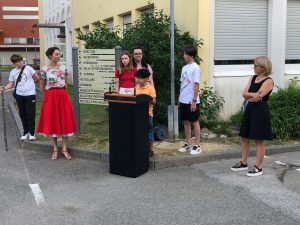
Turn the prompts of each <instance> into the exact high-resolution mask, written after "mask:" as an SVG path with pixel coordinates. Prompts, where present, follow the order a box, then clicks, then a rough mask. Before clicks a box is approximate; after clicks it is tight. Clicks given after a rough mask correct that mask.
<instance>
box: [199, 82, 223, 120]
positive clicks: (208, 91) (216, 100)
mask: <svg viewBox="0 0 300 225" xmlns="http://www.w3.org/2000/svg"><path fill="white" fill-rule="evenodd" d="M224 102H225V101H224V98H223V97H221V96H219V95H218V93H217V92H216V91H214V90H213V88H212V87H209V86H208V85H207V84H206V82H204V87H203V88H201V90H200V119H201V122H202V124H203V125H205V124H206V123H209V122H210V121H216V120H217V117H218V112H219V110H220V109H221V108H222V107H223V104H224Z"/></svg>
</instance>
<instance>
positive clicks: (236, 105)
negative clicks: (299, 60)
mask: <svg viewBox="0 0 300 225" xmlns="http://www.w3.org/2000/svg"><path fill="white" fill-rule="evenodd" d="M213 1H214V0H213ZM212 5H213V6H212V8H211V11H212V13H211V15H212V22H211V34H212V36H211V38H212V40H213V39H214V14H215V13H214V11H215V8H214V4H212ZM286 9H287V0H269V11H268V53H267V55H268V57H270V58H271V61H272V64H273V74H272V75H271V77H272V79H273V80H274V82H275V85H276V86H279V87H281V88H283V87H286V86H287V85H288V84H289V83H290V79H291V78H293V77H295V76H296V77H298V80H300V64H285V46H286V43H285V42H286V17H287V15H286ZM299 44H300V42H299ZM214 47H215V46H214V41H211V45H210V49H211V51H210V54H211V55H210V61H211V62H210V68H211V69H210V71H211V75H210V80H209V85H210V86H212V87H214V89H215V90H216V91H217V92H218V93H219V95H220V96H222V97H223V98H224V100H225V104H224V107H223V109H222V110H221V112H220V117H221V118H222V119H228V118H229V117H230V115H232V114H234V113H236V112H237V111H238V110H240V108H241V106H242V102H243V100H244V99H243V97H242V91H243V89H244V87H245V86H246V84H247V82H248V80H249V78H250V77H251V76H252V75H254V71H253V65H214ZM274 91H277V88H276V87H275V88H274Z"/></svg>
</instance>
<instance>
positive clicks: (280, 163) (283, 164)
mask: <svg viewBox="0 0 300 225" xmlns="http://www.w3.org/2000/svg"><path fill="white" fill-rule="evenodd" d="M275 163H277V164H279V165H282V166H286V165H287V164H286V163H283V162H280V161H275Z"/></svg>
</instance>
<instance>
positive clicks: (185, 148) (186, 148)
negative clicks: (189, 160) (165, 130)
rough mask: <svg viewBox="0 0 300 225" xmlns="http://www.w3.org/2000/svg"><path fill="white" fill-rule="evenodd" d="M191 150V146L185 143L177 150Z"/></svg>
mask: <svg viewBox="0 0 300 225" xmlns="http://www.w3.org/2000/svg"><path fill="white" fill-rule="evenodd" d="M189 150H191V146H190V145H188V144H187V143H185V144H184V145H183V146H182V147H181V148H180V149H178V151H179V152H186V151H189Z"/></svg>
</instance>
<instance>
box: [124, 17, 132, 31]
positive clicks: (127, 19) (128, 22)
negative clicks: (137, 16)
mask: <svg viewBox="0 0 300 225" xmlns="http://www.w3.org/2000/svg"><path fill="white" fill-rule="evenodd" d="M130 27H131V14H128V15H125V16H123V32H126V30H128V29H129V28H130Z"/></svg>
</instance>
